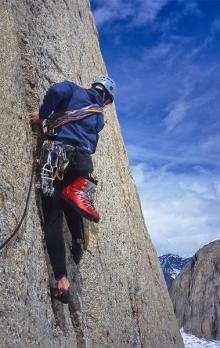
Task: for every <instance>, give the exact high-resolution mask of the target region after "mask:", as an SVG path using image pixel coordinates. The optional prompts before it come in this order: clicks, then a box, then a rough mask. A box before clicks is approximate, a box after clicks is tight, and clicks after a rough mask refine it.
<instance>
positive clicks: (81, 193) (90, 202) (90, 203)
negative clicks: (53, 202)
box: [75, 187, 95, 210]
mask: <svg viewBox="0 0 220 348" xmlns="http://www.w3.org/2000/svg"><path fill="white" fill-rule="evenodd" d="M75 193H76V195H77V196H78V197H79V199H80V200H81V201H82V202H83V204H84V205H85V207H86V208H90V209H92V210H95V206H94V189H93V188H86V187H83V188H82V189H81V190H76V191H75Z"/></svg>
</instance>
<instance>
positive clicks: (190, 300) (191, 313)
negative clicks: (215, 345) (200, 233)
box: [170, 240, 220, 340]
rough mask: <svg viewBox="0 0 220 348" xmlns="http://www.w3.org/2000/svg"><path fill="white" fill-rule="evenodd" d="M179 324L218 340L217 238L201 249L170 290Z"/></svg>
mask: <svg viewBox="0 0 220 348" xmlns="http://www.w3.org/2000/svg"><path fill="white" fill-rule="evenodd" d="M170 296H171V299H172V301H173V305H174V311H175V313H176V316H177V320H178V323H179V326H180V327H183V328H184V330H185V331H186V332H189V333H192V334H194V335H196V336H200V337H205V338H207V339H217V340H219V339H220V240H216V241H214V242H211V243H210V244H208V245H205V246H204V247H203V248H201V249H200V250H199V251H198V252H197V253H196V254H195V255H194V256H193V258H192V260H191V262H189V263H188V264H187V265H186V267H185V268H184V269H183V270H182V271H181V272H180V274H179V275H178V276H177V278H176V279H175V280H174V282H173V285H172V288H171V289H170Z"/></svg>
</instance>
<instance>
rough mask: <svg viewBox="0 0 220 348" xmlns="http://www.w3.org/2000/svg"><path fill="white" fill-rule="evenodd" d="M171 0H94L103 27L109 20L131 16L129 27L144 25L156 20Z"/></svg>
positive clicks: (97, 21) (100, 24) (98, 19)
mask: <svg viewBox="0 0 220 348" xmlns="http://www.w3.org/2000/svg"><path fill="white" fill-rule="evenodd" d="M168 1H169V0H154V1H152V0H136V1H131V0H130V1H126V0H112V1H109V2H105V3H103V1H100V0H92V3H93V4H94V6H96V8H95V10H94V16H95V20H96V24H97V25H98V26H99V27H101V26H103V25H105V24H107V23H108V22H113V21H115V20H124V19H127V18H129V20H130V21H129V23H127V27H135V26H142V25H144V24H146V23H150V22H152V21H154V19H155V18H156V16H157V14H158V12H159V11H160V10H161V8H162V7H163V6H164V5H165V4H167V2H168Z"/></svg>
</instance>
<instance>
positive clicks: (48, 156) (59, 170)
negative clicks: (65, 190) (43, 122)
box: [37, 140, 75, 197]
mask: <svg viewBox="0 0 220 348" xmlns="http://www.w3.org/2000/svg"><path fill="white" fill-rule="evenodd" d="M74 149H75V147H74V146H72V145H67V144H63V142H61V141H52V140H45V141H44V143H43V145H42V148H41V152H40V158H39V160H38V164H39V165H40V168H41V172H40V184H39V183H38V184H37V188H41V189H42V192H43V194H44V195H45V196H51V197H52V196H53V194H54V185H53V184H54V180H55V179H57V180H60V181H61V180H63V178H64V174H65V173H66V171H67V167H68V165H69V159H68V158H67V151H74Z"/></svg>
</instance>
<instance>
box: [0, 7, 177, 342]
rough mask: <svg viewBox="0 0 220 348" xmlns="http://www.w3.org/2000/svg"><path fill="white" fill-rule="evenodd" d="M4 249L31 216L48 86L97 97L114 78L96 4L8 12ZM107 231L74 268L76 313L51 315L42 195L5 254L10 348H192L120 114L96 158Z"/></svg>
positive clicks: (97, 233)
mask: <svg viewBox="0 0 220 348" xmlns="http://www.w3.org/2000/svg"><path fill="white" fill-rule="evenodd" d="M0 47H1V50H0V63H1V64H0V90H1V98H0V117H1V135H0V145H1V151H0V187H1V191H0V207H1V215H0V244H2V243H3V241H4V240H5V239H6V238H7V237H8V236H9V235H10V234H11V233H12V231H13V230H14V228H15V226H16V225H17V224H18V222H19V219H20V217H21V215H22V213H23V211H24V207H25V202H26V198H27V192H28V187H29V182H30V174H31V167H32V162H33V149H34V148H35V139H34V138H33V134H32V131H31V127H30V124H29V121H28V120H27V113H28V112H29V111H34V110H36V109H37V108H38V107H39V103H40V101H41V100H42V97H43V95H44V93H45V91H46V90H47V88H48V87H49V85H50V84H52V83H55V82H58V81H62V80H64V79H70V80H74V81H76V82H77V83H79V84H81V85H83V86H85V87H89V85H90V82H91V81H92V80H93V79H95V78H96V77H97V76H99V75H100V74H103V73H105V72H106V69H105V66H104V63H103V60H102V57H101V54H100V49H99V42H98V37H97V31H96V27H95V25H94V22H93V17H92V14H91V11H90V4H89V2H88V1H87V0H59V1H58V0H38V1H34V0H0ZM94 162H95V168H96V175H97V177H98V179H99V184H98V190H97V197H96V206H97V208H98V210H99V212H100V214H101V216H102V219H101V222H100V223H99V224H98V225H95V224H92V223H88V222H86V221H85V231H86V241H87V252H85V254H84V256H83V259H82V261H81V263H80V266H78V267H76V265H75V264H74V262H73V260H72V259H71V257H70V252H69V248H70V236H69V234H68V231H67V229H66V231H65V239H66V247H67V263H68V271H69V276H70V279H71V288H72V290H73V294H74V297H73V301H72V303H70V305H69V306H63V305H62V304H59V303H52V302H51V298H50V293H49V288H50V286H53V277H52V274H51V269H50V264H49V262H48V257H47V254H46V251H45V247H44V240H43V232H42V228H41V223H40V219H39V212H38V208H37V204H36V192H35V190H34V187H33V189H32V194H31V199H30V204H29V210H28V214H27V216H26V218H25V221H24V223H23V225H22V227H21V229H20V230H19V233H18V234H17V236H16V237H15V238H14V239H13V240H12V241H11V242H10V243H9V244H8V245H7V247H5V248H4V249H3V250H2V251H1V252H0V276H1V282H0V291H1V297H0V319H1V320H0V342H1V347H3V348H6V347H7V348H9V347H17V348H20V347H22V348H23V347H28V348H29V347H47V348H49V347H51V348H52V347H53V348H54V347H94V348H98V347H100V348H103V347H116V348H121V347H125V348H126V347H128V348H130V347H147V348H151V347H152V348H156V347H157V348H158V347H160V348H172V347H175V348H178V347H183V343H182V339H181V336H180V334H179V330H178V327H177V323H176V320H175V317H174V313H173V309H172V304H171V301H170V299H169V296H168V292H167V289H166V285H165V282H164V280H163V276H162V272H161V269H160V265H159V262H158V259H157V255H156V253H155V250H154V248H153V246H152V243H151V241H150V238H149V235H148V232H147V230H146V227H145V224H144V220H143V216H142V213H141V207H140V202H139V197H138V194H137V191H136V188H135V185H134V182H133V179H132V176H131V173H130V169H129V165H128V160H127V156H126V152H125V149H124V145H123V140H122V137H121V133H120V128H119V125H118V121H117V117H116V114H115V110H114V107H109V108H108V111H107V112H106V125H105V129H104V131H103V132H102V135H101V138H100V142H99V145H98V149H97V153H96V155H95V158H94Z"/></svg>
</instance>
